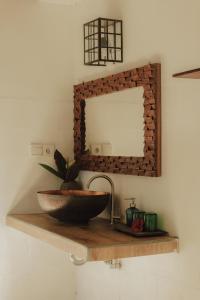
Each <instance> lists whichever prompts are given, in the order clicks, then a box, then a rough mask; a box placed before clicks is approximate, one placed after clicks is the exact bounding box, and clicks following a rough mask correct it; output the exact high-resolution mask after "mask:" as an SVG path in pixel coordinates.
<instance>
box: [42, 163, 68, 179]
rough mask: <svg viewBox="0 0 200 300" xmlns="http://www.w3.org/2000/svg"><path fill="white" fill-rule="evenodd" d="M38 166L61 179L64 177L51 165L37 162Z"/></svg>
mask: <svg viewBox="0 0 200 300" xmlns="http://www.w3.org/2000/svg"><path fill="white" fill-rule="evenodd" d="M39 165H40V166H42V167H43V168H44V169H45V170H47V171H49V172H50V173H52V174H53V175H55V176H57V177H59V178H61V179H63V180H64V179H65V177H63V176H62V174H61V173H60V172H58V171H56V170H54V169H53V168H52V167H50V166H48V165H45V164H39Z"/></svg>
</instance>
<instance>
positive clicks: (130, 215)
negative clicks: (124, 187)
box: [125, 197, 138, 226]
mask: <svg viewBox="0 0 200 300" xmlns="http://www.w3.org/2000/svg"><path fill="white" fill-rule="evenodd" d="M125 200H128V201H131V203H130V207H129V208H127V209H126V225H128V226H131V225H132V222H133V214H134V212H136V211H138V209H137V208H136V204H135V198H133V197H132V198H126V199H125Z"/></svg>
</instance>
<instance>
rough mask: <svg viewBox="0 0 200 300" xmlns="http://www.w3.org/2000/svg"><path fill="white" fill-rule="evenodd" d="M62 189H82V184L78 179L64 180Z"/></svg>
mask: <svg viewBox="0 0 200 300" xmlns="http://www.w3.org/2000/svg"><path fill="white" fill-rule="evenodd" d="M60 189H61V190H82V185H81V184H80V183H79V182H77V181H63V183H62V184H61V186H60Z"/></svg>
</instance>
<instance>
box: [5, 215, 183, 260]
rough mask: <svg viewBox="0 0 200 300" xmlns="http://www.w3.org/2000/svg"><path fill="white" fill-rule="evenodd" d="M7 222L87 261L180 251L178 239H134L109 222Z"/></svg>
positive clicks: (17, 218)
mask: <svg viewBox="0 0 200 300" xmlns="http://www.w3.org/2000/svg"><path fill="white" fill-rule="evenodd" d="M6 223H7V225H8V226H11V227H13V228H15V229H18V230H20V231H22V232H24V233H27V234H29V235H31V236H33V237H35V238H37V239H39V240H42V241H45V242H48V243H49V244H51V245H53V246H55V247H57V248H59V249H61V250H63V251H66V252H68V253H72V254H73V255H75V256H77V257H80V258H87V260H88V261H105V260H110V259H117V258H126V257H133V256H144V255H152V254H161V253H169V252H174V251H177V250H178V239H177V238H174V237H169V236H163V237H148V238H135V237H132V236H129V235H126V234H123V233H120V232H117V231H114V230H113V229H112V226H111V225H110V224H109V222H108V221H107V220H103V219H98V218H97V219H94V220H92V221H90V222H89V224H88V225H73V224H62V223H60V222H58V221H56V220H55V219H53V218H51V217H49V216H48V215H47V214H11V215H8V216H7V218H6Z"/></svg>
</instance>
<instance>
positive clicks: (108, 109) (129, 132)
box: [85, 87, 144, 157]
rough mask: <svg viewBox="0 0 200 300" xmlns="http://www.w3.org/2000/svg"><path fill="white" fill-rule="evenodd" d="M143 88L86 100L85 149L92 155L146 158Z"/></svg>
mask: <svg viewBox="0 0 200 300" xmlns="http://www.w3.org/2000/svg"><path fill="white" fill-rule="evenodd" d="M143 94H144V88H143V87H136V88H131V89H126V90H123V91H119V92H114V93H110V94H104V95H102V96H98V97H93V98H88V99H86V107H85V124H86V149H89V151H90V154H92V155H103V156H137V157H143V156H144V117H143V115H144V106H143V104H144V98H143Z"/></svg>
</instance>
